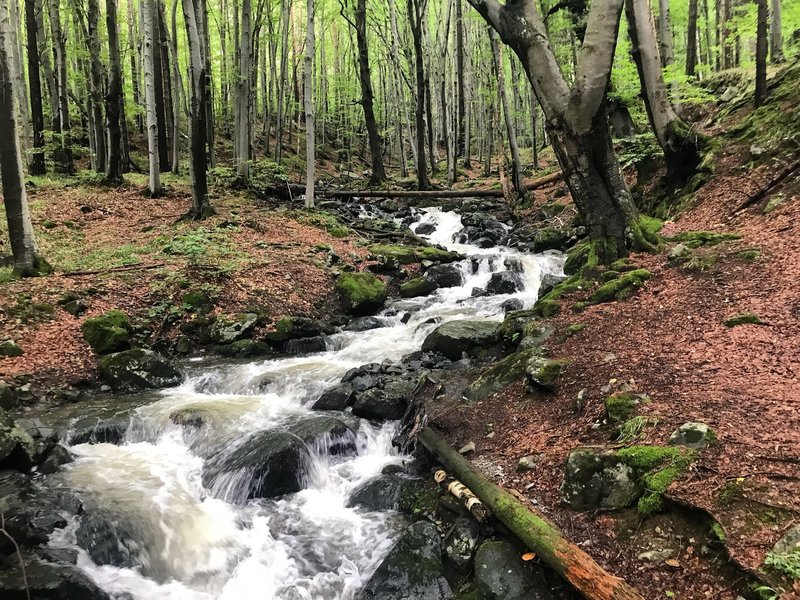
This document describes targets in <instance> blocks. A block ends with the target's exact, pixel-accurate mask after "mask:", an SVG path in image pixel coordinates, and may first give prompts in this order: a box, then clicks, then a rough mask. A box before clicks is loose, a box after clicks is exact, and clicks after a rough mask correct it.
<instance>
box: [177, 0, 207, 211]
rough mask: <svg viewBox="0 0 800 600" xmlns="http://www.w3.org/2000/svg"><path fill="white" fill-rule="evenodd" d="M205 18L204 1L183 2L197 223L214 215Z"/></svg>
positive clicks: (190, 171) (190, 145)
mask: <svg viewBox="0 0 800 600" xmlns="http://www.w3.org/2000/svg"><path fill="white" fill-rule="evenodd" d="M204 18H205V10H204V3H203V1H202V0H183V20H184V23H185V25H186V38H187V40H188V53H189V174H190V177H191V180H192V208H191V210H190V213H189V214H190V216H192V217H193V218H195V219H205V218H206V217H208V216H210V215H212V214H213V212H214V211H213V210H212V208H211V204H210V203H209V201H208V182H207V179H206V177H207V175H206V168H207V167H206V142H207V139H206V133H207V131H208V126H207V123H206V119H207V118H208V116H207V113H206V107H207V102H206V97H205V95H206V92H207V90H208V85H207V81H206V80H207V74H206V65H207V60H206V53H207V50H206V47H205V44H204V41H205V40H204V39H203V36H202V33H201V32H202V30H203V28H202V26H201V25H200V23H202V19H204Z"/></svg>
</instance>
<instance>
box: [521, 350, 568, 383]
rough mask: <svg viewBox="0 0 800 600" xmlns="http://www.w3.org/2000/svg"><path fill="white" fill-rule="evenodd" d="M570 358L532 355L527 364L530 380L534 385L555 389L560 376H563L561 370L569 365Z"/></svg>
mask: <svg viewBox="0 0 800 600" xmlns="http://www.w3.org/2000/svg"><path fill="white" fill-rule="evenodd" d="M569 363H570V361H568V360H553V359H547V358H542V357H540V356H534V357H532V358H531V359H530V360H529V361H528V364H527V366H526V372H527V374H528V382H529V383H530V384H531V385H532V386H536V387H539V388H543V389H545V390H553V389H555V386H556V382H557V381H558V378H559V377H561V371H562V370H563V369H564V367H566V366H567V365H569Z"/></svg>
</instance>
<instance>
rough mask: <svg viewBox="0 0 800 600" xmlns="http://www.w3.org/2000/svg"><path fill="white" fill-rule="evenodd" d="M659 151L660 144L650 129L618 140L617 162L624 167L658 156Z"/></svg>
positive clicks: (659, 154)
mask: <svg viewBox="0 0 800 600" xmlns="http://www.w3.org/2000/svg"><path fill="white" fill-rule="evenodd" d="M661 153H662V152H661V146H659V145H658V140H657V139H656V136H655V135H654V134H653V133H652V132H650V131H648V132H647V133H638V134H636V135H632V136H631V137H627V138H623V139H621V140H619V152H618V155H619V162H620V163H621V164H622V166H623V167H624V168H628V167H630V166H633V165H637V164H639V163H642V162H645V161H649V160H654V159H656V158H659V157H660V156H661Z"/></svg>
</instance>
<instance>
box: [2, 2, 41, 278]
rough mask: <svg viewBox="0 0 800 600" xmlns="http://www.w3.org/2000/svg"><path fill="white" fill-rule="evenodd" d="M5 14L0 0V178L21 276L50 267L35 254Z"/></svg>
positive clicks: (11, 35)
mask: <svg viewBox="0 0 800 600" xmlns="http://www.w3.org/2000/svg"><path fill="white" fill-rule="evenodd" d="M9 17H10V15H9V13H8V6H7V4H5V3H0V139H2V140H3V143H2V144H0V181H2V184H3V205H4V207H5V212H6V221H7V223H8V237H9V241H10V245H11V253H12V255H13V258H14V273H16V274H17V275H19V276H23V277H25V276H32V275H38V274H40V273H43V272H48V271H49V270H50V268H49V265H48V264H47V262H46V261H45V260H43V259H42V258H41V256H40V255H39V249H38V247H37V245H36V237H35V236H34V233H33V224H32V223H31V217H30V213H29V212H28V199H27V196H26V193H25V183H24V181H25V180H24V177H23V172H22V153H21V152H20V147H19V137H18V134H17V121H16V119H17V116H16V110H15V102H16V100H15V98H14V85H13V76H12V65H11V61H12V57H11V44H12V43H14V42H15V36H16V32H14V33H11V31H10V30H9V25H10V22H9Z"/></svg>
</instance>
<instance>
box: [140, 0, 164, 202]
mask: <svg viewBox="0 0 800 600" xmlns="http://www.w3.org/2000/svg"><path fill="white" fill-rule="evenodd" d="M142 13H143V21H144V32H143V33H144V95H145V110H146V114H147V118H146V121H147V155H148V165H149V180H148V184H147V192H148V194H149V195H150V197H151V198H157V197H159V196H161V193H162V189H161V170H160V163H159V142H158V127H159V123H158V117H157V114H156V113H157V112H158V111H157V107H156V80H157V79H158V77H157V73H156V65H158V64H159V63H158V61H156V52H155V46H156V25H157V16H156V6H155V0H144V1H143V4H142ZM159 73H160V71H159Z"/></svg>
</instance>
